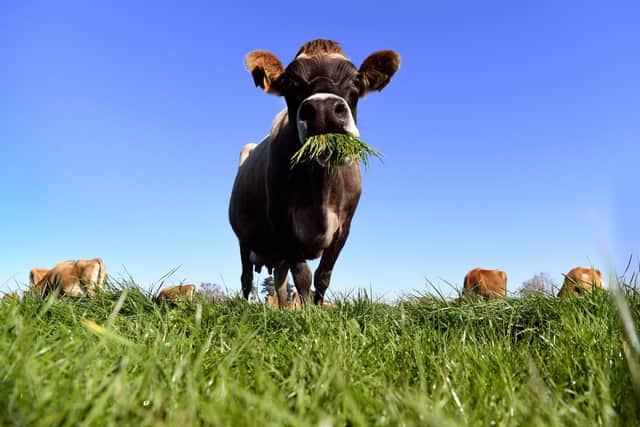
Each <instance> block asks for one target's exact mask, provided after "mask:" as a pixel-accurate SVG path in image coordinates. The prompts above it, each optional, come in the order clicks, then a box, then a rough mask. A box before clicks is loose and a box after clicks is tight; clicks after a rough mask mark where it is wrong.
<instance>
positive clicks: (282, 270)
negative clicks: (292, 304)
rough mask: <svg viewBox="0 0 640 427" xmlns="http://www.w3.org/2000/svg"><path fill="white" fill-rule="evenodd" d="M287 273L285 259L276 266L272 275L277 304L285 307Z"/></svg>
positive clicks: (287, 266) (287, 267)
mask: <svg viewBox="0 0 640 427" xmlns="http://www.w3.org/2000/svg"><path fill="white" fill-rule="evenodd" d="M288 275H289V264H287V262H286V261H282V262H281V263H280V264H278V266H277V267H276V271H275V275H274V286H275V287H276V294H277V295H278V305H279V306H280V308H286V307H287V293H288V289H287V276H288Z"/></svg>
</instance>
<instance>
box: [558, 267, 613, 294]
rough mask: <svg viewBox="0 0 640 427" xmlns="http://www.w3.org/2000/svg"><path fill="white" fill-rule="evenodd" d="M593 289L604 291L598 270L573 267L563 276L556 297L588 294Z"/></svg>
mask: <svg viewBox="0 0 640 427" xmlns="http://www.w3.org/2000/svg"><path fill="white" fill-rule="evenodd" d="M595 289H604V286H603V284H602V274H601V273H600V270H598V269H597V268H590V267H575V268H572V269H571V270H570V271H569V272H568V273H567V274H566V275H565V276H564V282H563V283H562V288H560V292H558V296H559V297H567V296H573V295H584V294H590V293H592V292H593V291H594V290H595Z"/></svg>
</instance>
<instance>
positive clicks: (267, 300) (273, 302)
mask: <svg viewBox="0 0 640 427" xmlns="http://www.w3.org/2000/svg"><path fill="white" fill-rule="evenodd" d="M264 305H266V306H267V308H270V309H272V310H273V309H276V308H278V307H279V305H278V297H277V296H275V295H267V296H266V297H264Z"/></svg>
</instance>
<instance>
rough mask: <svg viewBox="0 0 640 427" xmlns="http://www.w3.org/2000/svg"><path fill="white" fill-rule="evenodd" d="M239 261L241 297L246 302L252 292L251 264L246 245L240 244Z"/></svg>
mask: <svg viewBox="0 0 640 427" xmlns="http://www.w3.org/2000/svg"><path fill="white" fill-rule="evenodd" d="M240 261H241V262H242V276H240V282H241V283H242V295H243V296H244V298H245V299H247V300H248V299H249V295H250V294H251V291H252V290H253V269H252V264H251V250H249V248H248V247H247V245H244V244H242V243H240Z"/></svg>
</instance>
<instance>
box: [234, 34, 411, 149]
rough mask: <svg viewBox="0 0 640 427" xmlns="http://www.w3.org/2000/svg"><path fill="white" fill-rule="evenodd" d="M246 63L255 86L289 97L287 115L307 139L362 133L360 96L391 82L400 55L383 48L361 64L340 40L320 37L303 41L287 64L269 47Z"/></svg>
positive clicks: (304, 138) (253, 54)
mask: <svg viewBox="0 0 640 427" xmlns="http://www.w3.org/2000/svg"><path fill="white" fill-rule="evenodd" d="M246 65H247V69H248V70H249V71H250V72H251V74H252V75H253V80H254V82H255V84H256V86H260V87H261V88H263V89H264V90H265V91H266V92H268V93H272V94H274V95H278V96H284V97H285V100H286V102H287V108H288V112H289V120H290V122H291V123H295V124H296V127H297V130H298V137H299V140H300V143H304V141H305V140H306V138H308V137H309V136H312V135H318V134H324V133H347V134H351V135H353V136H355V137H358V136H359V132H358V127H357V126H356V120H357V119H356V117H357V112H356V108H357V105H358V99H359V98H361V97H363V96H364V95H366V94H367V93H368V92H371V91H374V90H377V91H380V90H382V88H384V87H385V86H386V85H387V84H388V83H389V81H390V80H391V77H392V76H393V75H394V74H395V72H396V71H397V70H398V67H399V65H400V56H399V55H398V54H397V53H396V52H394V51H392V50H381V51H378V52H375V53H372V54H371V55H369V56H368V57H367V58H366V59H365V60H364V62H363V63H362V65H361V66H360V69H357V68H356V67H355V66H354V65H353V64H352V63H351V61H349V59H348V58H347V57H346V55H345V54H344V52H343V51H342V49H341V48H340V46H339V45H338V43H336V42H334V41H331V40H323V39H319V40H313V41H310V42H308V43H305V44H304V45H303V46H302V47H301V48H300V50H299V51H298V53H297V54H296V57H295V59H294V60H293V61H292V62H291V63H290V64H289V65H288V66H287V68H286V69H285V68H284V67H283V65H282V63H281V62H280V60H279V59H278V58H277V57H276V56H275V55H273V54H272V53H270V52H266V51H253V52H251V53H249V54H248V55H247V58H246Z"/></svg>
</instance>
